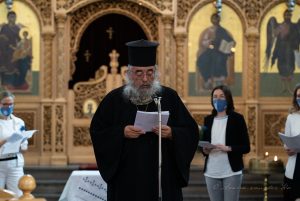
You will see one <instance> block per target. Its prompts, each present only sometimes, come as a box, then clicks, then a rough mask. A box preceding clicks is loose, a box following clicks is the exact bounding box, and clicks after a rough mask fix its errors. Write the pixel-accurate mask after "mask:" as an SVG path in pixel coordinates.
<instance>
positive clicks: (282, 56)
mask: <svg viewBox="0 0 300 201" xmlns="http://www.w3.org/2000/svg"><path fill="white" fill-rule="evenodd" d="M291 17H292V12H290V11H288V10H286V11H285V12H284V21H283V22H282V23H278V22H277V20H276V18H275V17H271V18H270V19H269V21H268V23H267V46H266V49H265V54H266V61H265V64H264V71H265V72H267V71H268V68H269V67H270V68H272V67H273V66H274V65H275V63H276V66H277V69H278V73H279V75H280V79H281V82H282V91H281V93H282V94H284V93H287V94H289V93H290V94H292V93H293V86H292V85H293V84H292V80H293V77H294V71H295V66H296V65H298V67H300V64H299V62H298V63H297V61H300V58H299V57H300V54H299V50H300V47H299V44H300V19H299V20H298V22H297V23H293V22H292V21H291Z"/></svg>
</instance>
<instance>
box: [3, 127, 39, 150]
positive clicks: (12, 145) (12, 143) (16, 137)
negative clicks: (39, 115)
mask: <svg viewBox="0 0 300 201" xmlns="http://www.w3.org/2000/svg"><path fill="white" fill-rule="evenodd" d="M35 132H36V130H29V131H23V132H22V133H14V134H12V135H11V136H10V137H9V138H8V139H7V140H6V143H5V144H4V145H2V147H1V155H5V154H11V153H18V152H19V151H20V146H21V143H22V142H24V141H25V140H27V139H28V138H31V137H32V135H33V134H34V133H35Z"/></svg>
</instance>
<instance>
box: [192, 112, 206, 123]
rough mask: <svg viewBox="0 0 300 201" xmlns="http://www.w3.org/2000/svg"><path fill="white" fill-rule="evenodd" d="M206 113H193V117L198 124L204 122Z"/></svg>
mask: <svg viewBox="0 0 300 201" xmlns="http://www.w3.org/2000/svg"><path fill="white" fill-rule="evenodd" d="M207 115H208V114H202V113H193V118H194V119H195V121H196V122H197V124H198V125H203V124H204V117H206V116H207Z"/></svg>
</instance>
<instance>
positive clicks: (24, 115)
mask: <svg viewBox="0 0 300 201" xmlns="http://www.w3.org/2000/svg"><path fill="white" fill-rule="evenodd" d="M14 114H15V115H16V116H17V117H19V118H21V119H22V120H23V121H24V122H25V127H26V130H33V129H36V124H35V118H36V113H35V112H29V111H28V112H18V111H16V112H14ZM28 142H29V145H35V143H36V136H35V135H34V136H33V137H32V138H30V139H29V140H28Z"/></svg>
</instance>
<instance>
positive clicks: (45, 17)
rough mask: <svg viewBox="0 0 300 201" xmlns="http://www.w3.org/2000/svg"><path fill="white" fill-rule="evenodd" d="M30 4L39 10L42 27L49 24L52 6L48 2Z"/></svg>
mask: <svg viewBox="0 0 300 201" xmlns="http://www.w3.org/2000/svg"><path fill="white" fill-rule="evenodd" d="M32 3H33V4H34V5H35V6H36V7H37V8H38V9H39V11H40V13H41V15H42V21H43V23H44V25H50V24H51V16H52V12H53V10H52V6H51V1H49V0H32Z"/></svg>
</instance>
